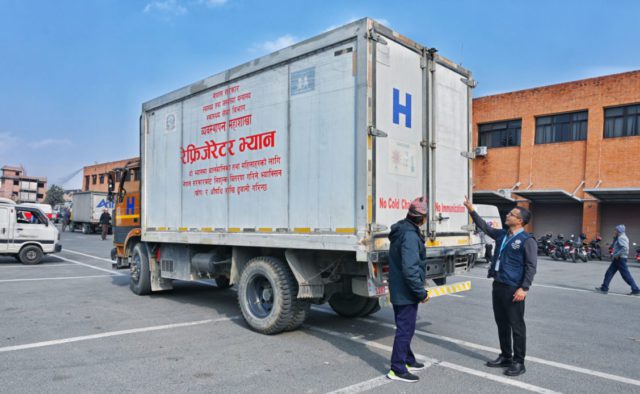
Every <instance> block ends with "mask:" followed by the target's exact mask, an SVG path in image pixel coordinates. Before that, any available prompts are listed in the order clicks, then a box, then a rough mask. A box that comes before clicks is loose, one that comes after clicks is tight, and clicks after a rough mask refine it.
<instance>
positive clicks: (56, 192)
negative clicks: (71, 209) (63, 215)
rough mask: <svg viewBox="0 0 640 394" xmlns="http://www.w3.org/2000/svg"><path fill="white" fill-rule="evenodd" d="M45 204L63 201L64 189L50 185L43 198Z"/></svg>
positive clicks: (52, 204) (53, 204)
mask: <svg viewBox="0 0 640 394" xmlns="http://www.w3.org/2000/svg"><path fill="white" fill-rule="evenodd" d="M44 202H45V204H49V205H51V206H52V207H53V206H55V205H56V204H62V203H64V190H62V188H61V187H60V186H56V185H51V187H50V188H49V190H47V196H46V197H45V198H44Z"/></svg>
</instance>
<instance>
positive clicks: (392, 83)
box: [372, 39, 426, 229]
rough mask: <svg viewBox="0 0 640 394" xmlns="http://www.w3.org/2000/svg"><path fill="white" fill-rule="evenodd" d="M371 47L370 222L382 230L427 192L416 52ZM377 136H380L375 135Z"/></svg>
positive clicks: (420, 81) (392, 46) (378, 45)
mask: <svg viewBox="0 0 640 394" xmlns="http://www.w3.org/2000/svg"><path fill="white" fill-rule="evenodd" d="M385 41H386V43H380V42H378V43H376V52H375V57H376V62H375V66H374V67H375V78H376V79H375V81H376V84H375V88H376V92H375V99H376V106H375V111H376V112H375V129H376V130H379V132H377V131H376V130H373V132H372V133H373V134H376V133H378V136H376V137H375V138H374V140H375V142H374V143H375V148H374V155H375V157H374V160H375V167H374V179H375V182H374V193H373V196H374V213H375V215H374V222H375V223H376V224H377V225H383V226H384V227H386V228H387V229H388V228H390V227H391V225H392V224H394V223H395V222H397V221H398V220H400V219H403V218H404V217H405V215H406V213H407V209H408V208H409V205H410V203H411V201H412V200H413V199H414V198H416V197H419V196H424V195H425V192H426V184H425V176H424V174H425V170H424V164H425V162H424V160H425V154H424V153H425V149H424V148H423V147H422V146H421V142H422V140H423V139H424V135H423V134H424V132H425V128H424V122H423V108H422V107H423V78H422V74H423V73H422V68H421V58H422V56H421V54H420V53H417V52H415V51H412V50H410V49H408V48H406V47H404V46H402V45H400V44H398V43H396V42H394V41H392V40H391V39H386V40H385ZM380 132H382V133H384V134H380Z"/></svg>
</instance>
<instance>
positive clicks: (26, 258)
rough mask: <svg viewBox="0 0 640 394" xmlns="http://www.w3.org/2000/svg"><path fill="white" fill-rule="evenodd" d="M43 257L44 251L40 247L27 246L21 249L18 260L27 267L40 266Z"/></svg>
mask: <svg viewBox="0 0 640 394" xmlns="http://www.w3.org/2000/svg"><path fill="white" fill-rule="evenodd" d="M42 256H43V253H42V249H40V247H39V246H37V245H27V246H25V247H24V248H22V249H20V253H19V254H18V260H20V262H21V263H22V264H25V265H35V264H40V260H42Z"/></svg>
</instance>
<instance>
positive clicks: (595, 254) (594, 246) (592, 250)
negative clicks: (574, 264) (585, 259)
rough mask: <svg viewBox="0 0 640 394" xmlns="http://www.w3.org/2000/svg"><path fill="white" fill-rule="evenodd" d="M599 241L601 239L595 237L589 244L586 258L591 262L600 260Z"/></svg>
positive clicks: (600, 248) (600, 249)
mask: <svg viewBox="0 0 640 394" xmlns="http://www.w3.org/2000/svg"><path fill="white" fill-rule="evenodd" d="M601 241H602V237H600V236H597V237H595V238H594V239H592V240H591V242H589V245H588V256H589V258H590V259H591V260H595V259H598V260H602V247H601V246H600V242H601Z"/></svg>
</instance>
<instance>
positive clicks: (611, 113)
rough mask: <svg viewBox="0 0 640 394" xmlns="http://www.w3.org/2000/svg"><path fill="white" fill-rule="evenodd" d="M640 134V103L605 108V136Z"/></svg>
mask: <svg viewBox="0 0 640 394" xmlns="http://www.w3.org/2000/svg"><path fill="white" fill-rule="evenodd" d="M634 135H640V104H635V105H625V106H624V107H615V108H605V109H604V138H614V137H631V136H634Z"/></svg>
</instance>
